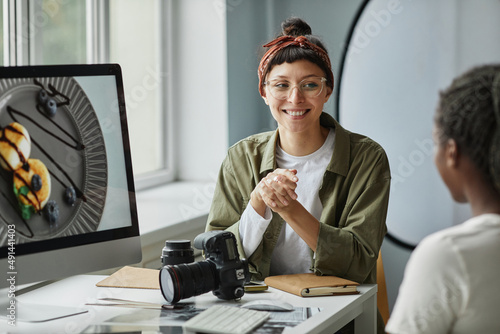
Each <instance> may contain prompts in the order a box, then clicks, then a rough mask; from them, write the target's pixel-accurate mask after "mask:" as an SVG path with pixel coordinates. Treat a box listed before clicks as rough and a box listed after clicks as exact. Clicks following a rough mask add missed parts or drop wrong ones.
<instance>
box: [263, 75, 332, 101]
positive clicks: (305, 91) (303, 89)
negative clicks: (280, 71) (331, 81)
mask: <svg viewBox="0 0 500 334" xmlns="http://www.w3.org/2000/svg"><path fill="white" fill-rule="evenodd" d="M313 79H320V80H319V82H320V83H321V85H320V86H317V87H311V88H308V87H307V86H306V83H311V82H313ZM280 82H283V83H285V82H284V81H283V80H278V79H276V80H269V81H265V82H264V85H265V86H266V87H267V88H268V89H269V92H270V93H271V95H272V96H273V97H274V98H275V99H277V100H286V99H287V98H289V97H290V94H291V93H292V91H293V89H294V88H295V87H297V89H298V90H299V91H300V93H301V94H302V95H304V96H305V97H308V98H314V97H318V96H319V95H320V94H321V92H322V91H323V89H324V87H325V82H326V78H325V77H312V78H306V79H304V80H302V81H300V82H299V83H298V84H293V85H291V86H289V87H282V86H280V85H279V84H278V83H280ZM287 84H288V83H287Z"/></svg>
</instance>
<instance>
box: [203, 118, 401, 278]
mask: <svg viewBox="0 0 500 334" xmlns="http://www.w3.org/2000/svg"><path fill="white" fill-rule="evenodd" d="M320 123H321V125H322V126H325V127H328V128H330V127H333V128H335V144H334V150H333V156H332V159H331V161H330V163H329V165H328V167H327V168H326V172H325V175H324V177H323V182H322V185H321V188H320V191H319V197H320V199H321V202H322V204H323V212H322V214H321V219H320V231H319V237H318V243H317V246H316V255H315V257H314V260H313V262H312V263H313V264H312V268H311V270H312V271H314V272H315V273H316V274H317V275H335V276H340V277H345V278H347V279H351V280H354V281H356V282H359V283H376V261H377V257H378V253H379V250H380V246H381V245H382V240H383V238H384V235H385V233H386V231H387V229H386V225H385V218H386V215H387V205H388V201H389V188H390V178H391V176H390V169H389V163H388V160H387V156H386V154H385V152H384V150H383V149H382V147H381V146H380V145H378V144H377V143H376V142H374V141H373V140H371V139H370V138H367V137H365V136H361V135H359V134H355V133H351V132H349V131H347V130H345V129H344V128H342V127H341V126H340V125H339V124H338V123H337V122H336V121H335V120H334V119H333V117H331V116H330V115H328V114H326V113H323V114H322V115H321V118H320ZM277 139H278V131H277V130H276V131H271V132H265V133H261V134H257V135H253V136H250V137H248V138H246V139H243V140H241V141H240V142H238V143H236V144H235V145H234V146H232V147H231V148H229V151H228V154H227V157H226V158H225V160H224V161H223V163H222V166H221V169H220V172H219V176H218V180H217V185H216V188H215V193H214V198H213V202H212V206H211V209H210V213H209V216H208V222H207V228H206V229H207V230H220V229H226V230H228V231H231V232H233V233H234V234H235V236H236V239H237V242H238V252H239V253H240V257H247V255H246V254H245V253H244V250H243V247H242V244H241V240H240V237H239V220H240V217H241V214H242V213H243V211H244V210H245V208H246V206H247V205H248V203H249V201H250V193H251V192H252V191H253V189H254V188H255V186H256V185H257V184H258V183H259V181H260V180H261V179H262V178H263V177H265V176H266V175H267V174H268V173H270V172H272V171H273V170H275V169H276V168H277V167H276V154H275V152H276V144H277ZM283 223H284V220H283V219H282V218H281V217H280V216H279V215H278V214H277V213H275V212H273V217H272V220H271V223H270V224H269V226H268V228H267V230H266V232H265V233H264V236H263V238H262V242H261V243H260V245H259V246H258V248H257V250H256V251H255V252H254V253H253V254H251V255H250V257H248V258H247V260H248V262H249V267H250V271H251V272H252V273H253V278H254V279H258V280H263V279H264V278H265V277H267V276H269V271H270V262H271V254H272V252H273V249H274V247H275V245H276V242H277V240H278V236H279V234H280V230H281V227H282V225H283ZM312 256H313V253H312V251H311V257H312Z"/></svg>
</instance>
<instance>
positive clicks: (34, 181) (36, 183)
mask: <svg viewBox="0 0 500 334" xmlns="http://www.w3.org/2000/svg"><path fill="white" fill-rule="evenodd" d="M31 189H33V191H38V190H40V189H42V178H41V177H40V175H38V174H35V175H33V177H32V178H31Z"/></svg>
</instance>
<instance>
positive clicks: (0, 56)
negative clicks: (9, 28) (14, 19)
mask: <svg viewBox="0 0 500 334" xmlns="http://www.w3.org/2000/svg"><path fill="white" fill-rule="evenodd" d="M0 17H1V18H2V23H1V24H0V41H1V42H0V66H3V58H4V56H3V52H4V47H3V43H4V40H5V36H4V34H3V32H4V29H3V25H4V23H6V22H7V21H6V20H5V19H4V17H3V4H0Z"/></svg>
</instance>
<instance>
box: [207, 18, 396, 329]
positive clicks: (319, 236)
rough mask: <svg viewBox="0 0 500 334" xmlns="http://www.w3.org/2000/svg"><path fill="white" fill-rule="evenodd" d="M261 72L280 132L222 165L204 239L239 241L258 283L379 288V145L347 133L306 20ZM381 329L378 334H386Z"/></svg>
mask: <svg viewBox="0 0 500 334" xmlns="http://www.w3.org/2000/svg"><path fill="white" fill-rule="evenodd" d="M282 28H283V32H282V34H281V36H280V37H278V38H276V39H275V40H273V41H272V42H271V43H269V44H266V45H265V47H269V48H268V49H267V52H266V53H265V55H264V56H263V58H262V60H261V62H260V66H259V69H258V75H259V92H260V95H261V96H262V98H263V100H264V102H265V103H266V104H267V105H268V106H269V109H270V112H271V114H272V116H273V118H274V119H275V120H276V121H277V123H278V129H277V130H276V131H270V132H265V133H260V134H256V135H252V136H250V137H248V138H246V139H243V140H241V141H240V142H238V143H237V144H235V145H233V146H232V147H231V148H230V149H229V151H228V154H227V157H226V159H225V160H224V161H223V163H222V167H221V169H220V172H219V176H218V179H217V186H216V189H215V192H214V199H213V202H212V207H211V209H210V213H209V217H208V223H207V230H228V231H231V232H233V233H234V234H235V235H236V236H237V240H238V252H239V253H240V254H241V255H242V257H245V258H247V259H248V262H249V266H250V271H251V273H252V274H253V278H254V279H256V280H263V279H264V278H265V277H267V276H270V275H281V274H293V273H306V272H310V271H313V272H314V273H315V274H316V275H335V276H339V277H344V278H347V279H351V280H354V281H357V282H359V283H376V261H377V256H378V254H379V250H380V246H381V243H382V240H383V237H384V235H385V232H386V227H385V217H386V213H387V203H388V198H389V184H390V171H389V164H388V160H387V157H386V155H385V152H384V150H383V149H382V147H380V146H379V145H378V144H377V143H376V142H374V141H373V140H371V139H370V138H367V137H365V136H362V135H358V134H354V133H351V132H349V131H347V130H345V129H344V128H342V127H341V126H340V125H339V124H338V123H337V122H336V121H335V120H334V119H333V118H332V117H331V116H330V115H328V114H326V113H324V112H323V106H324V104H325V103H326V102H327V101H328V99H329V98H330V97H331V94H332V90H333V73H332V68H331V63H330V59H329V57H328V53H327V51H326V48H325V47H324V46H323V44H322V43H321V42H320V41H319V39H318V38H317V37H315V36H313V35H311V28H310V27H309V25H308V24H307V23H305V22H304V21H302V20H301V19H297V18H291V19H289V20H286V21H285V22H284V23H283V24H282ZM379 319H380V323H379V325H380V328H379V332H383V322H382V320H381V318H379Z"/></svg>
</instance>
